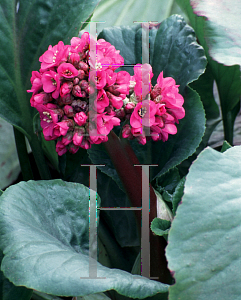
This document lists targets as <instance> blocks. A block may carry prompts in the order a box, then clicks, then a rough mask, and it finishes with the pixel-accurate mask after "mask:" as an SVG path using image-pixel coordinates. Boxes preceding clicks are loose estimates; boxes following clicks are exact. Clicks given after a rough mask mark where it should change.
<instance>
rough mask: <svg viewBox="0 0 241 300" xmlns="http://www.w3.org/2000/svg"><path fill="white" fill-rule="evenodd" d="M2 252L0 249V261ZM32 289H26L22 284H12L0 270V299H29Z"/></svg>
mask: <svg viewBox="0 0 241 300" xmlns="http://www.w3.org/2000/svg"><path fill="white" fill-rule="evenodd" d="M2 258H3V253H2V251H0V262H1V261H2ZM32 293H33V291H32V290H29V289H26V288H25V287H23V286H18V287H17V286H15V285H13V284H12V283H11V282H10V281H9V280H8V279H7V278H6V277H5V276H4V275H3V272H2V271H0V299H1V300H29V299H31V296H32Z"/></svg>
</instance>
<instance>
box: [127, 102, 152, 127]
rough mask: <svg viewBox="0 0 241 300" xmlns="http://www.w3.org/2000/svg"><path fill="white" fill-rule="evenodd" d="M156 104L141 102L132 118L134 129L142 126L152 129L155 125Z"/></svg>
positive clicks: (131, 122)
mask: <svg viewBox="0 0 241 300" xmlns="http://www.w3.org/2000/svg"><path fill="white" fill-rule="evenodd" d="M155 114H156V104H155V103H154V102H153V101H150V100H144V101H142V102H139V103H138V104H137V105H136V107H135V109H134V111H133V113H132V115H131V118H130V124H131V126H132V127H134V128H139V127H142V126H146V127H150V126H152V125H153V124H154V123H155Z"/></svg>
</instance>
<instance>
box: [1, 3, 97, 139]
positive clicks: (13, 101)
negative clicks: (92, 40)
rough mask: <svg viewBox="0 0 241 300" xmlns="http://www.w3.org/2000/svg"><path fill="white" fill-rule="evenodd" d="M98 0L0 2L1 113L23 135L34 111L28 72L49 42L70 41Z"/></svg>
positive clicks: (33, 67)
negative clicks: (29, 92) (31, 105)
mask: <svg viewBox="0 0 241 300" xmlns="http://www.w3.org/2000/svg"><path fill="white" fill-rule="evenodd" d="M98 2H99V0H93V1H88V0H80V1H76V0H70V1H68V2H67V1H57V2H56V1H54V0H49V1H45V0H38V1H31V0H23V1H15V0H2V1H1V4H0V32H1V34H0V44H1V50H0V61H1V62H0V81H1V87H0V116H1V117H3V118H4V119H6V120H7V121H8V122H10V123H12V124H13V125H14V126H17V127H18V128H20V129H21V131H22V132H24V133H25V134H29V135H30V133H31V132H32V118H33V114H34V112H35V110H34V109H31V107H30V104H29V99H30V96H29V95H27V92H26V90H27V89H28V88H30V77H31V72H32V71H34V70H38V69H39V67H40V63H39V61H38V59H39V56H40V55H42V54H43V52H44V51H46V50H47V48H48V46H49V45H55V44H57V43H58V41H60V40H62V41H64V42H67V43H69V41H70V39H71V37H72V36H74V35H77V34H78V31H79V29H80V27H81V22H82V21H85V20H86V19H88V17H89V16H90V14H91V13H92V12H93V10H94V8H95V6H96V5H97V3H98Z"/></svg>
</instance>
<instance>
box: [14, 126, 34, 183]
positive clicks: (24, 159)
mask: <svg viewBox="0 0 241 300" xmlns="http://www.w3.org/2000/svg"><path fill="white" fill-rule="evenodd" d="M13 131H14V136H15V143H16V148H17V152H18V159H19V164H20V167H21V171H22V175H23V180H24V181H27V180H31V179H34V177H33V172H32V168H31V164H30V161H29V157H28V151H27V147H26V141H25V136H24V134H23V133H22V132H20V131H19V130H18V129H16V128H15V127H13Z"/></svg>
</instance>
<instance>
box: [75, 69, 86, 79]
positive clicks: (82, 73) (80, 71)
mask: <svg viewBox="0 0 241 300" xmlns="http://www.w3.org/2000/svg"><path fill="white" fill-rule="evenodd" d="M77 77H78V78H79V80H82V79H84V78H85V72H84V71H83V70H78V76H77Z"/></svg>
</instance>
